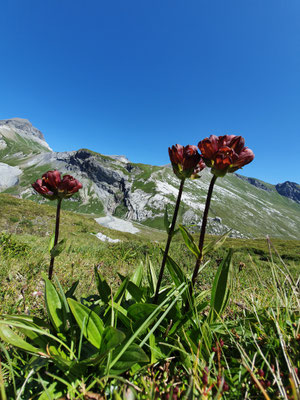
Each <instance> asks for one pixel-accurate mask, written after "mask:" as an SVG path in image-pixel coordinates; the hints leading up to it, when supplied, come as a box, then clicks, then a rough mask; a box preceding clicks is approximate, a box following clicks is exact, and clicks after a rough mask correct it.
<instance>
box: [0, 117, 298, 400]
mask: <svg viewBox="0 0 300 400" xmlns="http://www.w3.org/2000/svg"><path fill="white" fill-rule="evenodd" d="M166 151H167V149H166ZM169 158H170V164H168V165H165V166H154V165H148V164H139V163H133V162H131V161H130V160H128V159H127V158H126V156H123V155H103V154H99V153H96V152H94V151H93V150H89V149H79V150H77V151H65V152H54V151H52V149H51V148H50V146H49V145H48V144H47V142H46V140H45V137H44V135H43V134H42V133H41V132H40V131H39V130H38V129H37V128H35V127H33V126H32V124H31V123H30V122H29V121H28V120H25V119H21V118H12V119H6V120H1V121H0V160H1V162H0V191H1V194H0V205H1V213H0V245H1V247H0V266H1V269H0V275H1V287H0V296H1V303H0V306H1V317H0V338H1V342H0V398H1V399H3V400H6V399H7V400H8V399H18V400H21V399H38V400H44V399H86V400H88V399H98V400H102V399H116V400H120V399H124V400H134V399H145V400H148V399H153V400H155V399H162V400H165V399H166V400H167V399H169V400H171V399H174V400H177V399H186V400H188V399H203V400H205V399H207V400H208V399H211V400H212V399H232V400H234V399H235V400H236V399H249V400H253V399H286V400H297V399H300V346H299V345H300V319H299V313H300V301H299V279H300V278H299V265H300V236H299V232H300V186H299V185H298V184H296V183H293V182H284V183H279V184H277V185H272V184H269V183H267V182H263V181H261V180H258V179H256V178H252V177H251V178H248V177H246V176H244V175H240V174H239V171H240V169H241V168H243V169H245V171H246V170H247V165H248V164H250V163H255V160H256V159H255V155H254V153H253V151H252V150H251V149H250V148H248V147H247V138H243V137H242V136H236V135H222V136H216V135H208V136H207V137H199V141H198V143H193V144H186V143H185V144H184V146H183V145H179V144H173V143H170V147H169Z"/></svg>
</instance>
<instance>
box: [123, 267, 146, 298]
mask: <svg viewBox="0 0 300 400" xmlns="http://www.w3.org/2000/svg"><path fill="white" fill-rule="evenodd" d="M143 269H144V265H143V263H142V262H141V263H140V265H139V266H138V267H137V269H136V270H135V272H134V274H133V276H132V278H131V279H130V281H129V283H128V286H127V293H126V295H125V299H126V300H127V301H128V300H130V299H132V297H133V298H134V299H135V300H136V301H140V299H141V297H142V295H143V292H142V291H141V290H140V286H141V282H142V278H143ZM136 298H139V300H137V299H136Z"/></svg>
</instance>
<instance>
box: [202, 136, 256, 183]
mask: <svg viewBox="0 0 300 400" xmlns="http://www.w3.org/2000/svg"><path fill="white" fill-rule="evenodd" d="M244 146H245V139H244V138H243V137H242V136H235V135H225V136H215V135H210V137H209V138H205V139H203V140H201V142H199V144H198V147H199V149H200V151H201V156H202V157H203V160H204V161H205V164H206V165H207V166H208V167H211V172H212V173H213V174H214V175H216V176H224V175H225V174H226V173H227V172H234V171H236V170H237V169H239V168H242V167H243V166H244V165H246V164H249V163H250V162H251V161H252V160H253V159H254V154H253V151H252V150H250V149H248V147H244Z"/></svg>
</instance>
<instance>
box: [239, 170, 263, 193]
mask: <svg viewBox="0 0 300 400" xmlns="http://www.w3.org/2000/svg"><path fill="white" fill-rule="evenodd" d="M235 175H236V176H237V177H238V178H240V179H242V180H243V181H246V182H248V183H250V184H251V185H253V186H255V187H257V188H258V189H262V190H266V191H267V192H270V191H271V189H270V188H268V187H267V186H266V185H264V184H263V183H262V182H261V181H260V180H259V179H255V178H248V177H247V176H243V175H239V174H235Z"/></svg>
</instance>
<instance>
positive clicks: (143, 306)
mask: <svg viewBox="0 0 300 400" xmlns="http://www.w3.org/2000/svg"><path fill="white" fill-rule="evenodd" d="M156 308H157V305H156V304H147V303H136V304H132V305H131V306H130V307H129V308H128V310H127V316H128V317H129V318H131V319H132V320H133V321H139V320H141V319H146V318H147V317H148V316H149V315H150V314H151V313H153V311H154V310H155V309H156Z"/></svg>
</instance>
